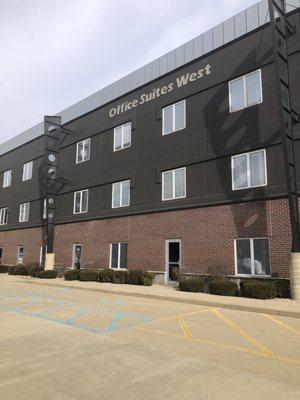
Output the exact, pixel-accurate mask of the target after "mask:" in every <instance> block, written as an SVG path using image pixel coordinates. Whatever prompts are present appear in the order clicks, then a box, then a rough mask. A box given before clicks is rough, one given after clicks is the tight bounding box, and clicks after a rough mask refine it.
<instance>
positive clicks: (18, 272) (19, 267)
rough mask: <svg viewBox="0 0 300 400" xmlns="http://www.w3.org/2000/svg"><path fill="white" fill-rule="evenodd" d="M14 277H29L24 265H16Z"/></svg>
mask: <svg viewBox="0 0 300 400" xmlns="http://www.w3.org/2000/svg"><path fill="white" fill-rule="evenodd" d="M15 275H29V272H28V269H27V268H26V267H25V265H17V266H16V267H15Z"/></svg>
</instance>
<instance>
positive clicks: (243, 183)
mask: <svg viewBox="0 0 300 400" xmlns="http://www.w3.org/2000/svg"><path fill="white" fill-rule="evenodd" d="M232 173H233V189H241V188H245V187H247V186H248V183H247V156H246V155H242V156H237V157H234V158H233V171H232Z"/></svg>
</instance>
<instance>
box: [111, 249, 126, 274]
mask: <svg viewBox="0 0 300 400" xmlns="http://www.w3.org/2000/svg"><path fill="white" fill-rule="evenodd" d="M113 244H117V245H118V267H117V268H113V267H112V247H113ZM122 244H126V245H127V260H126V261H128V242H113V243H110V251H109V268H110V269H113V270H115V271H127V269H128V268H121V267H120V264H121V245H122ZM126 264H127V263H126Z"/></svg>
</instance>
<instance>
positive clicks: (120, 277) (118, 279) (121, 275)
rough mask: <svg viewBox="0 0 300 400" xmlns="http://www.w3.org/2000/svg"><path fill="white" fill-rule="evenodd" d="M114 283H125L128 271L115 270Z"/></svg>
mask: <svg viewBox="0 0 300 400" xmlns="http://www.w3.org/2000/svg"><path fill="white" fill-rule="evenodd" d="M112 281H113V283H125V282H126V271H113V279H112Z"/></svg>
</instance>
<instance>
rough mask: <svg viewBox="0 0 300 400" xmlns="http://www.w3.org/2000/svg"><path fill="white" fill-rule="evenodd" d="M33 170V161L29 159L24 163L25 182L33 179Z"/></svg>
mask: <svg viewBox="0 0 300 400" xmlns="http://www.w3.org/2000/svg"><path fill="white" fill-rule="evenodd" d="M32 171H33V161H28V162H27V163H25V164H23V174H22V181H23V182H25V181H29V180H30V179H32Z"/></svg>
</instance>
